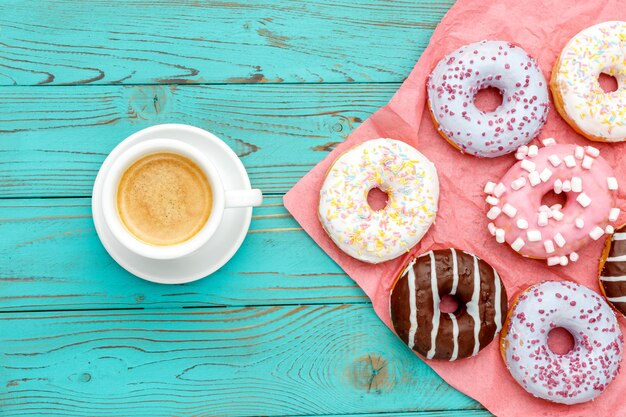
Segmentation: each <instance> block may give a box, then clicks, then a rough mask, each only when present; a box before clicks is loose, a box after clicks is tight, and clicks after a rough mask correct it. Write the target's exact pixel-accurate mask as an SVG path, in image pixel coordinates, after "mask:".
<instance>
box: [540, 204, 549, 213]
mask: <svg viewBox="0 0 626 417" xmlns="http://www.w3.org/2000/svg"><path fill="white" fill-rule="evenodd" d="M539 211H545V212H546V213H547V212H549V211H552V209H551V208H550V207H548V206H546V205H545V204H542V205H540V206H539Z"/></svg>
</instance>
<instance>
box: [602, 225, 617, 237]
mask: <svg viewBox="0 0 626 417" xmlns="http://www.w3.org/2000/svg"><path fill="white" fill-rule="evenodd" d="M604 233H606V234H607V235H612V234H613V233H615V228H614V227H613V226H611V225H610V224H609V225H607V226H606V227H605V228H604Z"/></svg>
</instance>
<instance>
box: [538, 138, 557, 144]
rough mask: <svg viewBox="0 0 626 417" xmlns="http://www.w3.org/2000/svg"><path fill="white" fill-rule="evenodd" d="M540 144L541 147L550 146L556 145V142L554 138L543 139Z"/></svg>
mask: <svg viewBox="0 0 626 417" xmlns="http://www.w3.org/2000/svg"><path fill="white" fill-rule="evenodd" d="M541 143H543V146H552V145H556V140H554V138H545V139H543V140H542V141H541Z"/></svg>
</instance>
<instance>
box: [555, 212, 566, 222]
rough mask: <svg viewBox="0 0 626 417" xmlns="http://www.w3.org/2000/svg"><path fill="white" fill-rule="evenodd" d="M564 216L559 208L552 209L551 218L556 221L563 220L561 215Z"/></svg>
mask: <svg viewBox="0 0 626 417" xmlns="http://www.w3.org/2000/svg"><path fill="white" fill-rule="evenodd" d="M564 216H565V215H564V214H563V212H562V211H559V210H553V211H552V218H553V219H554V220H556V221H557V222H560V221H561V220H563V217H564Z"/></svg>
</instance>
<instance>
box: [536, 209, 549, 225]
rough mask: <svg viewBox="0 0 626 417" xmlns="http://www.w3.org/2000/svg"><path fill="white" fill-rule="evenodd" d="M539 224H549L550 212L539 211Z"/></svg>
mask: <svg viewBox="0 0 626 417" xmlns="http://www.w3.org/2000/svg"><path fill="white" fill-rule="evenodd" d="M537 225H538V226H541V227H544V226H547V225H548V213H547V212H545V211H540V212H539V213H537Z"/></svg>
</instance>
